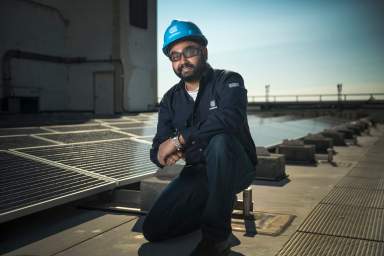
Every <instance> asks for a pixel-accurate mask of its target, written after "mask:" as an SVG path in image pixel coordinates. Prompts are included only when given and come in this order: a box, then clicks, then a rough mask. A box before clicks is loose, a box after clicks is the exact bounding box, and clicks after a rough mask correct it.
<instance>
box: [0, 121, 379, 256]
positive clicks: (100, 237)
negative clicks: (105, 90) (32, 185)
mask: <svg viewBox="0 0 384 256" xmlns="http://www.w3.org/2000/svg"><path fill="white" fill-rule="evenodd" d="M135 121H137V122H139V121H142V120H135ZM144 121H146V120H144ZM109 123H112V121H111V120H109ZM93 125H94V124H93ZM124 125H129V123H127V124H124ZM79 127H80V128H79V129H81V128H84V127H82V126H79ZM57 128H58V127H57ZM93 128H94V127H93ZM51 129H53V130H54V127H51ZM39 132H40V131H39ZM56 132H61V133H62V134H63V133H64V134H65V131H56ZM120 134H124V133H120ZM127 134H128V135H129V133H127ZM144 136H145V135H144ZM40 137H41V136H40ZM143 138H145V137H143ZM56 139H57V140H59V139H62V141H63V143H66V141H67V140H68V138H67V137H65V136H61V137H57V138H55V140H56ZM47 142H48V140H47ZM62 146H63V145H59V144H58V147H62ZM335 150H336V152H337V154H336V155H335V157H334V161H335V163H336V164H335V165H331V164H329V163H327V162H320V163H319V164H318V165H317V166H299V165H287V166H286V172H287V174H288V175H289V177H288V179H286V180H283V181H281V182H268V181H258V180H257V181H255V182H254V184H253V185H252V188H253V190H252V192H253V200H254V210H256V211H261V212H267V213H281V214H292V215H295V218H294V220H293V222H292V223H291V224H290V225H289V226H288V228H287V229H286V230H285V231H284V232H283V233H282V234H280V235H278V236H268V235H260V234H256V235H255V236H252V237H249V236H245V235H244V233H242V232H233V236H232V237H231V243H232V245H233V247H232V252H231V255H232V256H233V255H246V256H253V255H264V256H266V255H267V256H268V255H383V253H384V237H383V232H382V230H384V222H383V220H384V218H383V216H384V210H383V209H384V203H383V201H384V185H383V184H384V183H383V182H384V171H383V168H382V165H383V164H384V158H381V157H383V155H384V126H381V125H379V126H378V127H377V128H371V134H370V135H368V134H364V135H362V136H360V137H358V145H350V146H348V147H335ZM81 205H82V202H81V201H75V202H72V203H69V204H65V205H59V206H56V207H54V208H50V209H48V210H45V211H41V212H37V213H34V214H32V215H28V216H25V217H22V218H18V219H15V220H12V221H9V222H5V223H2V224H0V229H1V232H0V254H1V255H30V256H31V255H39V256H43V255H62V256H64V255H65V256H69V255H77V256H78V255H95V256H98V255H100V256H101V255H114V256H120V255H141V256H142V255H150V256H156V255H159V256H161V255H167V256H169V255H177V256H183V255H188V254H189V252H190V251H191V250H192V249H193V248H194V246H195V245H196V244H197V243H198V242H199V239H200V231H196V232H194V233H191V234H189V235H187V236H184V237H179V238H177V239H173V240H169V241H166V242H162V243H148V242H147V241H146V240H145V239H144V238H143V236H142V233H141V232H140V230H141V223H142V220H143V218H144V217H143V216H140V215H136V214H128V213H123V212H110V211H102V210H89V209H84V208H82V207H81Z"/></svg>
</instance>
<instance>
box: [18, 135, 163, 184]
mask: <svg viewBox="0 0 384 256" xmlns="http://www.w3.org/2000/svg"><path fill="white" fill-rule="evenodd" d="M149 149H150V145H147V144H144V143H139V142H135V141H131V140H129V139H122V140H115V141H106V142H95V143H84V144H76V145H60V146H54V147H45V148H34V149H23V150H20V151H21V152H23V153H27V154H30V155H34V156H37V157H40V158H43V159H47V160H50V161H55V162H59V163H62V164H65V165H68V166H73V167H77V168H81V169H83V170H85V171H89V172H94V173H97V174H101V175H104V176H107V177H110V178H113V179H116V180H118V181H120V182H122V183H123V184H125V183H131V180H132V179H136V178H140V177H144V176H147V175H150V174H153V173H155V172H156V171H157V169H158V168H157V166H155V165H154V164H152V162H150V160H149Z"/></svg>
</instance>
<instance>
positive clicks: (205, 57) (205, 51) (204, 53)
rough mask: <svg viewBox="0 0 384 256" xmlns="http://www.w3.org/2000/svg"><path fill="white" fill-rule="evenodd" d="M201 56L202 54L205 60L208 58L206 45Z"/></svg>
mask: <svg viewBox="0 0 384 256" xmlns="http://www.w3.org/2000/svg"><path fill="white" fill-rule="evenodd" d="M203 56H204V59H205V60H208V49H207V47H204V49H203Z"/></svg>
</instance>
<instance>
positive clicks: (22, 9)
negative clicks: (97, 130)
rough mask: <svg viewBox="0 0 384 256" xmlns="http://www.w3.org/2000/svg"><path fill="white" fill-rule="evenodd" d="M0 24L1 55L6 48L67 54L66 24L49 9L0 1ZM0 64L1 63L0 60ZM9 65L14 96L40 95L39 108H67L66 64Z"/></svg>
mask: <svg viewBox="0 0 384 256" xmlns="http://www.w3.org/2000/svg"><path fill="white" fill-rule="evenodd" d="M0 24H1V25H0V26H1V27H0V36H1V40H0V42H1V43H0V55H1V56H3V54H4V53H5V52H6V50H8V49H20V50H24V51H30V52H36V53H44V54H50V55H58V56H63V55H65V54H66V49H65V30H66V28H65V24H64V22H63V20H62V19H61V18H60V17H59V16H58V14H57V13H56V12H55V11H53V10H51V9H48V8H41V7H39V6H37V5H35V4H30V3H26V2H24V1H17V0H2V1H1V2H0ZM0 65H2V64H1V63H0ZM11 67H12V84H13V85H14V87H15V90H14V94H15V95H17V96H40V97H41V104H40V105H41V106H40V108H41V109H43V110H45V109H52V110H55V109H65V108H67V107H68V106H67V104H66V94H63V92H64V93H65V91H66V83H65V78H66V76H67V74H66V68H65V66H63V65H57V64H52V63H47V62H36V61H30V60H14V61H12V63H11ZM1 68H2V67H1ZM1 77H2V75H1ZM1 93H3V92H1ZM1 95H2V94H1Z"/></svg>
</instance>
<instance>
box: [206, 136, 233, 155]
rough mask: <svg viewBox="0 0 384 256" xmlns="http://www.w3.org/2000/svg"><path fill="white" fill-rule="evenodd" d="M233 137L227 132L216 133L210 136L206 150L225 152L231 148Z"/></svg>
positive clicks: (216, 152)
mask: <svg viewBox="0 0 384 256" xmlns="http://www.w3.org/2000/svg"><path fill="white" fill-rule="evenodd" d="M234 140H235V138H234V137H233V136H230V135H228V134H224V133H222V134H218V135H215V136H214V137H212V138H211V140H210V141H209V144H208V148H207V149H208V151H209V152H212V151H213V152H214V153H215V154H226V153H227V151H228V150H229V149H231V148H233V145H234Z"/></svg>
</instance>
